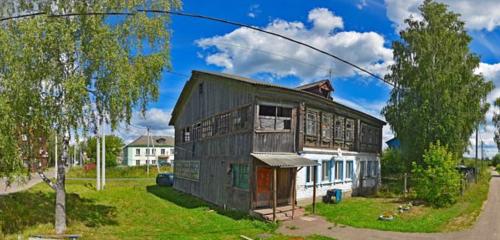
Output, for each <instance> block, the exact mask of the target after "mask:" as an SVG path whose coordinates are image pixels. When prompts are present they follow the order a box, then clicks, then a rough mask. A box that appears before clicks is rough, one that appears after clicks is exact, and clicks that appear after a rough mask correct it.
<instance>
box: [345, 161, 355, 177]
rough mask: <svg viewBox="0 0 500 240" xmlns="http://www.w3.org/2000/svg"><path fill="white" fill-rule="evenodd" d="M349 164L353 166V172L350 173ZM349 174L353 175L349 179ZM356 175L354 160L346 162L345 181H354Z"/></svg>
mask: <svg viewBox="0 0 500 240" xmlns="http://www.w3.org/2000/svg"><path fill="white" fill-rule="evenodd" d="M348 163H350V164H351V167H352V171H349V169H348ZM348 172H349V173H350V175H351V176H350V177H347V173H348ZM354 174H355V172H354V160H346V161H345V180H346V181H352V179H353V178H354Z"/></svg>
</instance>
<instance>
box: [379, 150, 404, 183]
mask: <svg viewBox="0 0 500 240" xmlns="http://www.w3.org/2000/svg"><path fill="white" fill-rule="evenodd" d="M380 166H381V167H380V168H381V173H382V176H384V177H385V176H391V175H395V174H398V175H400V174H402V173H405V172H407V168H406V165H405V162H404V161H403V158H402V157H401V151H400V150H399V149H390V148H388V149H386V150H384V152H383V153H382V158H381V159H380Z"/></svg>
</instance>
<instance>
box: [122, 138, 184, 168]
mask: <svg viewBox="0 0 500 240" xmlns="http://www.w3.org/2000/svg"><path fill="white" fill-rule="evenodd" d="M173 160H174V139H173V138H172V137H167V136H150V137H149V141H148V136H140V137H138V138H137V139H136V140H134V141H132V142H131V143H129V144H127V145H126V146H125V147H123V160H122V162H123V164H124V165H128V166H141V165H147V164H151V165H156V164H157V162H158V161H159V162H158V163H160V165H163V164H172V161H173Z"/></svg>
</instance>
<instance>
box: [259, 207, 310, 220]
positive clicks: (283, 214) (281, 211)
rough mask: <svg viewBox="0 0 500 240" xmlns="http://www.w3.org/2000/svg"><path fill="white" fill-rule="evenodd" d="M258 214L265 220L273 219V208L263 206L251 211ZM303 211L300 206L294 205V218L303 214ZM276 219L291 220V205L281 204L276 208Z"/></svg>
mask: <svg viewBox="0 0 500 240" xmlns="http://www.w3.org/2000/svg"><path fill="white" fill-rule="evenodd" d="M253 212H254V213H256V214H257V215H258V216H260V217H261V218H263V219H264V220H267V221H272V220H273V209H272V208H264V209H256V210H254V211H253ZM304 214H305V211H304V209H303V208H301V207H295V212H294V218H297V217H301V216H304ZM276 220H277V221H288V220H292V206H282V207H277V208H276Z"/></svg>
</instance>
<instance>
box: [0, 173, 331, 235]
mask: <svg viewBox="0 0 500 240" xmlns="http://www.w3.org/2000/svg"><path fill="white" fill-rule="evenodd" d="M66 184H67V185H66V186H67V187H66V190H67V217H68V229H67V231H66V233H68V234H81V235H82V239H109V240H114V239H181V240H182V239H239V238H240V237H239V236H240V235H245V236H248V237H251V238H253V239H257V237H258V236H259V235H260V234H266V235H268V236H269V238H268V239H271V240H285V239H312V240H324V239H329V238H325V237H321V236H311V237H307V238H296V237H289V236H283V235H280V234H275V233H274V231H275V229H276V228H277V225H276V224H272V223H267V222H263V221H260V220H256V219H253V218H251V217H249V216H248V215H247V214H244V213H241V212H236V211H223V210H221V209H218V208H215V207H214V206H213V205H211V204H208V203H206V202H204V201H202V200H200V199H198V198H195V197H192V196H190V195H187V194H184V193H181V192H178V191H176V190H174V189H172V188H170V187H159V186H156V185H155V184H154V180H153V179H131V180H127V181H113V182H108V184H107V185H106V189H105V190H103V191H100V192H97V191H95V187H94V182H93V181H76V180H74V181H72V180H68V181H67V183H66ZM53 223H54V192H53V190H51V189H50V188H49V187H48V186H47V185H46V184H45V183H40V184H38V185H36V186H35V187H33V188H31V189H30V190H28V191H24V192H19V193H15V194H10V195H7V196H1V197H0V239H27V238H28V237H29V235H32V234H54V226H53Z"/></svg>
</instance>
